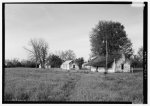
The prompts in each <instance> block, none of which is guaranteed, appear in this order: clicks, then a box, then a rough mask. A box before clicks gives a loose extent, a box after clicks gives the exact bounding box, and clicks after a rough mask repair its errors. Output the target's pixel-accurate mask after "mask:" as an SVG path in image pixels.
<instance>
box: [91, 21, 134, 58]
mask: <svg viewBox="0 0 150 106" xmlns="http://www.w3.org/2000/svg"><path fill="white" fill-rule="evenodd" d="M106 41H107V53H108V55H112V54H116V53H124V54H125V56H126V58H130V56H131V55H132V54H133V50H132V43H131V41H130V40H129V39H128V38H127V34H126V31H125V30H124V26H123V25H122V24H121V23H119V22H112V21H99V23H98V24H97V25H96V27H95V28H93V30H92V33H91V35H90V42H91V47H92V48H91V51H92V54H93V55H95V56H97V55H105V54H106Z"/></svg>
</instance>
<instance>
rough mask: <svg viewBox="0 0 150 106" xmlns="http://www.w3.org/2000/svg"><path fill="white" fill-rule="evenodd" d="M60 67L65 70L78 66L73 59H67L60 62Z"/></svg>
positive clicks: (75, 68)
mask: <svg viewBox="0 0 150 106" xmlns="http://www.w3.org/2000/svg"><path fill="white" fill-rule="evenodd" d="M61 68H62V69H65V70H71V69H72V70H78V69H79V66H78V65H77V64H76V62H75V61H73V60H67V61H65V62H63V63H62V65H61Z"/></svg>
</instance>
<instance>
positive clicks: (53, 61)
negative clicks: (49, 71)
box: [47, 54, 62, 68]
mask: <svg viewBox="0 0 150 106" xmlns="http://www.w3.org/2000/svg"><path fill="white" fill-rule="evenodd" d="M47 63H48V64H49V65H51V67H52V68H54V67H55V68H60V65H61V64H62V60H61V58H59V56H57V55H54V54H53V55H49V56H48V58H47Z"/></svg>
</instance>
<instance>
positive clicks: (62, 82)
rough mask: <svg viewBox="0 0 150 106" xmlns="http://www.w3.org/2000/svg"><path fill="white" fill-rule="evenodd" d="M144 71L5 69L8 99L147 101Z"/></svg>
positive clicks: (6, 98)
mask: <svg viewBox="0 0 150 106" xmlns="http://www.w3.org/2000/svg"><path fill="white" fill-rule="evenodd" d="M142 76H143V75H142V72H140V73H112V74H107V75H106V76H104V74H102V73H92V72H88V71H83V70H82V71H81V72H80V71H77V72H75V71H74V72H71V71H69V72H67V71H62V70H60V69H50V70H48V69H46V70H42V69H34V68H33V69H32V68H6V69H5V92H4V93H5V97H4V99H5V100H6V101H131V102H133V103H142V102H143V86H142V85H143V77H142Z"/></svg>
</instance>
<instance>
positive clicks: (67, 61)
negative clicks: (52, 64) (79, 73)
mask: <svg viewBox="0 0 150 106" xmlns="http://www.w3.org/2000/svg"><path fill="white" fill-rule="evenodd" d="M72 61H73V60H66V61H65V62H63V63H62V64H69V63H71V62H72Z"/></svg>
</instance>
